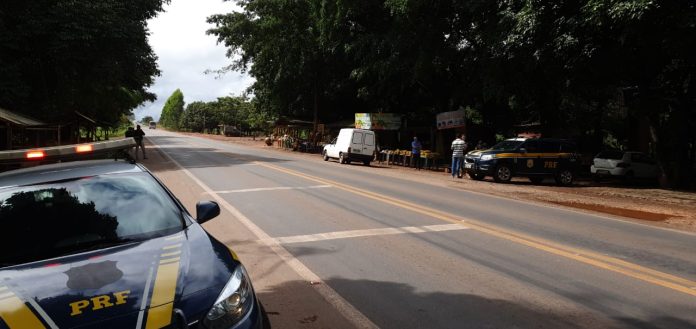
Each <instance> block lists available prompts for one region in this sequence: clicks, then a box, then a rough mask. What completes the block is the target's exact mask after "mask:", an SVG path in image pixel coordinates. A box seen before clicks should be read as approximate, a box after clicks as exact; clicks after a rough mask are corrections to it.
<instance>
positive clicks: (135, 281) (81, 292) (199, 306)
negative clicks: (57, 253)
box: [0, 224, 236, 329]
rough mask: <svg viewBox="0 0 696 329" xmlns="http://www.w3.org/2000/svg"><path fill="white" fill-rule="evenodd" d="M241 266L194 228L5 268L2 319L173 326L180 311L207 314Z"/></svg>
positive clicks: (0, 282) (17, 323) (28, 324)
mask: <svg viewBox="0 0 696 329" xmlns="http://www.w3.org/2000/svg"><path fill="white" fill-rule="evenodd" d="M235 264H236V263H235V262H234V261H231V255H230V253H229V251H228V250H227V249H226V248H224V246H222V245H220V244H219V243H218V242H216V241H213V240H211V239H210V238H209V237H208V235H207V234H206V233H205V232H204V231H203V230H202V228H201V227H200V226H199V225H197V224H194V225H191V226H190V227H189V228H187V229H185V230H183V231H181V232H179V233H176V234H173V235H169V236H165V237H160V238H156V239H151V240H147V241H144V242H138V243H130V244H126V245H121V246H116V247H111V248H108V249H101V250H98V251H91V252H87V253H82V254H77V255H71V256H66V257H62V258H56V259H52V260H49V261H44V262H37V263H32V264H26V265H22V266H14V267H8V268H4V269H2V270H0V316H1V317H2V320H3V321H4V322H5V323H6V324H7V325H8V326H9V327H10V329H12V328H75V327H81V328H84V327H100V326H103V325H107V326H108V327H113V328H126V327H128V328H141V327H142V328H145V324H146V322H158V321H159V322H158V323H160V324H166V323H167V322H168V321H169V320H170V319H171V314H172V310H173V309H181V308H188V309H189V311H191V312H194V313H201V312H202V313H203V314H205V312H206V310H207V309H209V308H210V306H212V303H213V302H214V301H215V299H216V298H217V294H218V293H219V291H220V290H222V288H223V287H224V285H225V283H226V282H227V280H228V279H229V277H230V276H231V273H232V271H233V270H234V269H233V267H235V266H236V265H235ZM192 303H193V304H195V307H192V306H191V304H192ZM151 324H152V323H151ZM148 327H150V326H149V325H148ZM156 327H160V326H156ZM0 328H3V326H2V321H0Z"/></svg>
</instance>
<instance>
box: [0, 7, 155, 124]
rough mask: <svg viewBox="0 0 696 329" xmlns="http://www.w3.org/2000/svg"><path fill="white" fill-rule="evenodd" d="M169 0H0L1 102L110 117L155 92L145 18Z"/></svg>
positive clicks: (37, 112)
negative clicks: (151, 87) (150, 87)
mask: <svg viewBox="0 0 696 329" xmlns="http://www.w3.org/2000/svg"><path fill="white" fill-rule="evenodd" d="M168 2H169V1H168V0H104V1H90V0H33V1H18V0H8V1H2V2H0V77H2V78H0V107H3V108H7V109H10V110H13V111H17V112H20V113H25V114H28V115H31V116H33V117H36V118H39V119H43V120H46V121H49V122H62V121H63V120H65V118H66V117H69V116H72V115H73V112H74V111H76V110H77V111H79V112H81V113H84V114H87V115H89V116H91V117H93V118H96V119H97V120H101V121H104V122H107V123H110V124H115V123H117V122H118V120H119V118H120V116H121V114H127V113H130V112H131V110H132V109H133V108H135V107H137V106H138V105H139V104H141V103H143V102H144V101H152V100H154V99H155V95H154V94H152V93H150V92H148V91H147V90H146V88H147V87H148V86H150V85H151V84H152V83H153V77H155V76H157V75H159V71H158V69H157V64H156V60H157V58H156V56H155V54H154V53H153V52H152V49H151V48H150V45H149V44H148V42H147V36H148V30H147V20H148V19H150V18H153V17H155V16H156V15H157V13H159V12H160V11H162V9H163V8H162V6H163V4H164V3H168Z"/></svg>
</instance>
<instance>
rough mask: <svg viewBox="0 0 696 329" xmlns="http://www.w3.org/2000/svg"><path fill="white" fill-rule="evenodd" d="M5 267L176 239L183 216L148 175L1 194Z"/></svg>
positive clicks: (85, 180)
mask: <svg viewBox="0 0 696 329" xmlns="http://www.w3.org/2000/svg"><path fill="white" fill-rule="evenodd" d="M0 226H1V227H2V230H1V231H0V250H5V251H7V250H12V251H13V252H11V253H9V252H3V253H2V254H0V267H3V266H9V265H13V264H20V263H26V262H31V261H37V260H42V259H48V258H53V257H58V256H63V255H68V254H73V253H78V252H82V251H87V250H92V249H99V248H104V247H108V246H113V245H118V244H123V243H127V242H132V241H141V240H144V239H149V238H153V237H157V236H162V235H167V234H172V233H174V232H178V231H180V230H182V229H183V227H184V224H183V221H182V214H181V211H180V210H179V208H178V207H177V206H176V205H175V204H174V202H173V201H172V200H171V198H170V197H169V195H168V194H167V193H166V192H165V191H164V190H163V189H162V187H160V186H159V184H158V183H157V182H156V181H155V180H154V179H153V178H152V177H150V176H149V174H147V173H127V174H112V175H101V176H94V177H87V178H80V179H74V180H67V181H59V182H50V183H42V184H37V185H31V186H22V187H13V188H8V189H3V190H0Z"/></svg>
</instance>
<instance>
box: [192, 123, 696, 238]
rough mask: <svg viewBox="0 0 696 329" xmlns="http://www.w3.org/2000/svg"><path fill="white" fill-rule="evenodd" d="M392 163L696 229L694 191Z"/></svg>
mask: <svg viewBox="0 0 696 329" xmlns="http://www.w3.org/2000/svg"><path fill="white" fill-rule="evenodd" d="M190 135H196V136H199V137H205V138H209V139H214V140H220V141H226V142H230V143H236V144H243V145H247V146H253V147H259V148H263V149H266V150H275V151H277V152H283V153H290V151H286V150H282V149H278V148H275V147H272V146H266V145H265V144H264V143H263V138H257V139H256V140H253V139H252V138H250V137H225V136H220V135H203V134H190ZM292 153H293V154H295V155H298V156H306V157H314V158H319V155H317V154H309V153H300V152H292ZM372 165H373V166H386V164H384V163H382V164H380V163H373V164H372ZM390 168H391V169H393V170H390V171H391V172H392V173H393V174H396V175H403V171H408V173H409V177H411V178H415V179H417V180H421V179H422V180H427V181H430V182H440V183H442V184H447V185H449V186H453V187H456V188H461V189H464V190H469V191H474V192H478V193H485V194H491V195H496V196H500V197H506V198H511V199H518V200H526V201H532V202H540V203H544V204H547V205H554V206H558V207H568V208H572V209H582V210H584V211H588V212H595V213H601V214H604V215H607V214H608V215H612V216H614V217H618V218H621V219H624V220H631V221H637V222H641V223H644V224H649V225H655V226H660V227H666V228H671V229H675V230H681V231H690V232H696V193H694V192H685V191H673V190H666V189H659V188H656V187H654V186H649V185H646V184H639V185H630V186H629V185H626V184H622V183H621V182H616V181H609V182H602V183H595V182H592V181H589V180H578V181H577V182H576V183H575V184H574V186H572V187H559V186H556V185H555V184H554V182H553V180H545V181H544V182H543V183H542V184H540V185H534V184H532V183H531V182H529V180H527V179H525V178H516V179H513V181H512V182H511V183H508V184H498V183H494V182H492V180H491V179H490V177H488V178H486V180H484V181H474V180H471V179H468V178H463V179H454V180H453V179H452V178H451V176H450V174H449V173H444V172H443V171H442V170H440V171H433V170H422V171H415V170H414V169H412V168H405V167H400V166H390Z"/></svg>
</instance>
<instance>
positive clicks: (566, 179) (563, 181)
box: [556, 169, 575, 186]
mask: <svg viewBox="0 0 696 329" xmlns="http://www.w3.org/2000/svg"><path fill="white" fill-rule="evenodd" d="M574 178H575V175H574V174H573V172H572V171H570V170H568V169H561V170H560V171H559V172H558V173H557V174H556V184H558V185H563V186H568V185H571V184H573V179H574Z"/></svg>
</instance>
